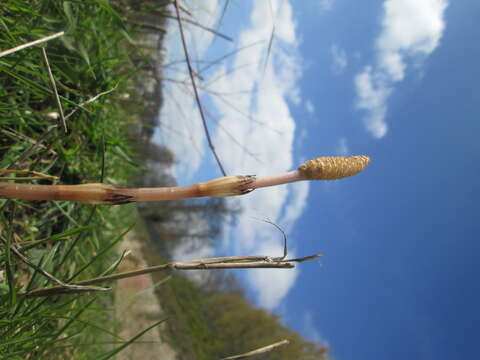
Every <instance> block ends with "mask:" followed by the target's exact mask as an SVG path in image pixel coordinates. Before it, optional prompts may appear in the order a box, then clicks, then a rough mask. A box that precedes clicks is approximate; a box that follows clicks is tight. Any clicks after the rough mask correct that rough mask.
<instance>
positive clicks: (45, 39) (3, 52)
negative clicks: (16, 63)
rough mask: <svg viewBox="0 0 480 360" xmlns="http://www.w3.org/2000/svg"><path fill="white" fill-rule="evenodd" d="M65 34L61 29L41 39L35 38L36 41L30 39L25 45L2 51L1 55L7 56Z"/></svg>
mask: <svg viewBox="0 0 480 360" xmlns="http://www.w3.org/2000/svg"><path fill="white" fill-rule="evenodd" d="M63 34H65V32H64V31H60V32H58V33H56V34H53V35H49V36H45V37H43V38H41V39H38V40H35V41H30V42H28V43H25V44H23V45H19V46H16V47H14V48H11V49H8V50H5V51H2V52H0V57H2V56H6V55H9V54H13V53H14V52H17V51H20V50H23V49H25V48H27V47H30V46H33V45H37V44H40V43H43V42H46V41H50V40H53V39H56V38H58V37H60V36H62V35H63Z"/></svg>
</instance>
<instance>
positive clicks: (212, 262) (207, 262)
mask: <svg viewBox="0 0 480 360" xmlns="http://www.w3.org/2000/svg"><path fill="white" fill-rule="evenodd" d="M319 256H322V254H316V255H312V256H307V257H305V258H298V259H292V260H289V261H285V260H281V259H279V258H272V257H269V256H257V255H252V256H227V257H216V258H205V259H197V260H190V261H177V262H170V263H167V264H162V265H157V266H151V267H147V268H143V269H138V270H133V271H126V272H122V273H117V274H112V275H106V276H102V277H98V278H93V279H88V280H83V281H78V282H75V283H73V284H71V285H68V286H69V287H71V286H72V285H76V286H87V285H93V284H98V283H102V282H106V281H113V280H119V279H125V278H130V277H134V276H139V275H143V274H150V273H153V272H157V271H165V270H218V269H272V268H276V269H291V268H294V267H295V265H294V263H296V262H302V261H306V260H311V259H315V258H318V257H319ZM81 291H88V290H84V289H82V290H81ZM72 292H75V289H71V288H65V287H63V286H52V287H48V288H43V289H37V290H32V291H29V292H27V293H21V294H18V295H19V296H29V297H32V296H53V295H59V294H64V293H72Z"/></svg>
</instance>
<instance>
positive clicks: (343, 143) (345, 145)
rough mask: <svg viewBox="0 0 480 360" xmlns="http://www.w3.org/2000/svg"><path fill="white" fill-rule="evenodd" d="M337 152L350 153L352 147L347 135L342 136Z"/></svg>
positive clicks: (340, 153)
mask: <svg viewBox="0 0 480 360" xmlns="http://www.w3.org/2000/svg"><path fill="white" fill-rule="evenodd" d="M337 154H338V155H342V156H346V155H348V154H350V148H349V147H348V141H347V138H346V137H341V138H340V140H339V141H338V145H337Z"/></svg>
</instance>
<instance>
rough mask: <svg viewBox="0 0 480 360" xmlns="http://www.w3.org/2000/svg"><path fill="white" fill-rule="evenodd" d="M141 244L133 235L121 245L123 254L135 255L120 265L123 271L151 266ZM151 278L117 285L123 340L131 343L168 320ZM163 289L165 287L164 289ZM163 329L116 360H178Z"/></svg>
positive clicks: (118, 315)
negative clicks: (139, 335) (135, 338)
mask: <svg viewBox="0 0 480 360" xmlns="http://www.w3.org/2000/svg"><path fill="white" fill-rule="evenodd" d="M141 246H142V244H141V242H140V241H139V240H138V239H136V237H135V233H134V232H130V233H129V234H128V235H127V236H126V237H125V239H124V240H123V242H122V243H121V245H120V248H119V251H124V250H130V251H131V253H130V255H128V256H127V257H126V259H124V261H123V262H122V264H121V265H120V268H119V271H128V270H133V269H135V268H138V267H145V266H147V263H146V261H145V259H144V257H143V255H142V251H141V250H142V249H141ZM152 286H153V282H152V278H151V276H150V275H148V274H146V275H141V276H137V277H133V278H129V279H122V280H119V281H118V282H117V285H116V288H115V318H116V320H117V321H118V322H119V326H120V329H121V331H120V336H121V337H122V338H123V339H125V340H127V339H130V338H132V337H133V336H135V335H136V334H138V333H139V332H140V331H142V330H143V329H145V328H147V327H148V326H150V325H151V324H153V323H154V322H156V321H159V320H161V319H163V318H165V315H164V313H163V311H162V308H161V306H160V304H159V302H158V300H157V298H156V296H155V294H154V289H153V287H152ZM160 286H161V285H160ZM163 328H164V326H163V325H160V326H159V327H157V328H154V329H152V330H150V331H149V332H147V333H146V334H145V335H143V336H142V337H141V338H140V339H138V340H137V342H144V343H136V344H132V345H130V346H129V347H127V348H126V349H125V350H123V351H122V352H120V353H119V354H118V355H117V357H116V359H117V360H127V359H132V360H133V359H142V360H143V359H145V360H149V359H162V360H176V359H177V354H176V352H175V351H174V350H173V349H172V347H171V346H170V345H169V344H168V343H167V342H165V341H164V340H163V339H162V336H164V333H165V331H162V330H163Z"/></svg>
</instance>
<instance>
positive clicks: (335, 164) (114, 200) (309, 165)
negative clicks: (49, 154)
mask: <svg viewBox="0 0 480 360" xmlns="http://www.w3.org/2000/svg"><path fill="white" fill-rule="evenodd" d="M369 163H370V158H369V157H368V156H364V155H357V156H336V157H319V158H316V159H313V160H309V161H307V162H305V163H304V164H302V165H301V166H300V167H299V168H298V169H297V170H293V171H290V172H287V173H283V174H278V175H273V176H262V177H256V176H252V175H247V176H225V177H220V178H217V179H213V180H210V181H207V182H201V183H197V184H192V185H186V186H173V187H158V188H120V187H116V186H113V185H107V184H101V183H89V184H81V185H36V184H16V183H0V198H10V199H24V200H63V201H76V202H81V203H84V204H90V205H118V204H126V203H130V202H140V201H160V200H178V199H187V198H196V197H220V196H235V195H243V194H247V193H249V192H251V191H253V190H255V189H258V188H262V187H268V186H275V185H281V184H287V183H291V182H295V181H302V180H336V179H342V178H345V177H349V176H353V175H356V174H358V173H359V172H361V171H362V170H363V169H365V168H366V167H367V166H368V164H369Z"/></svg>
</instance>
